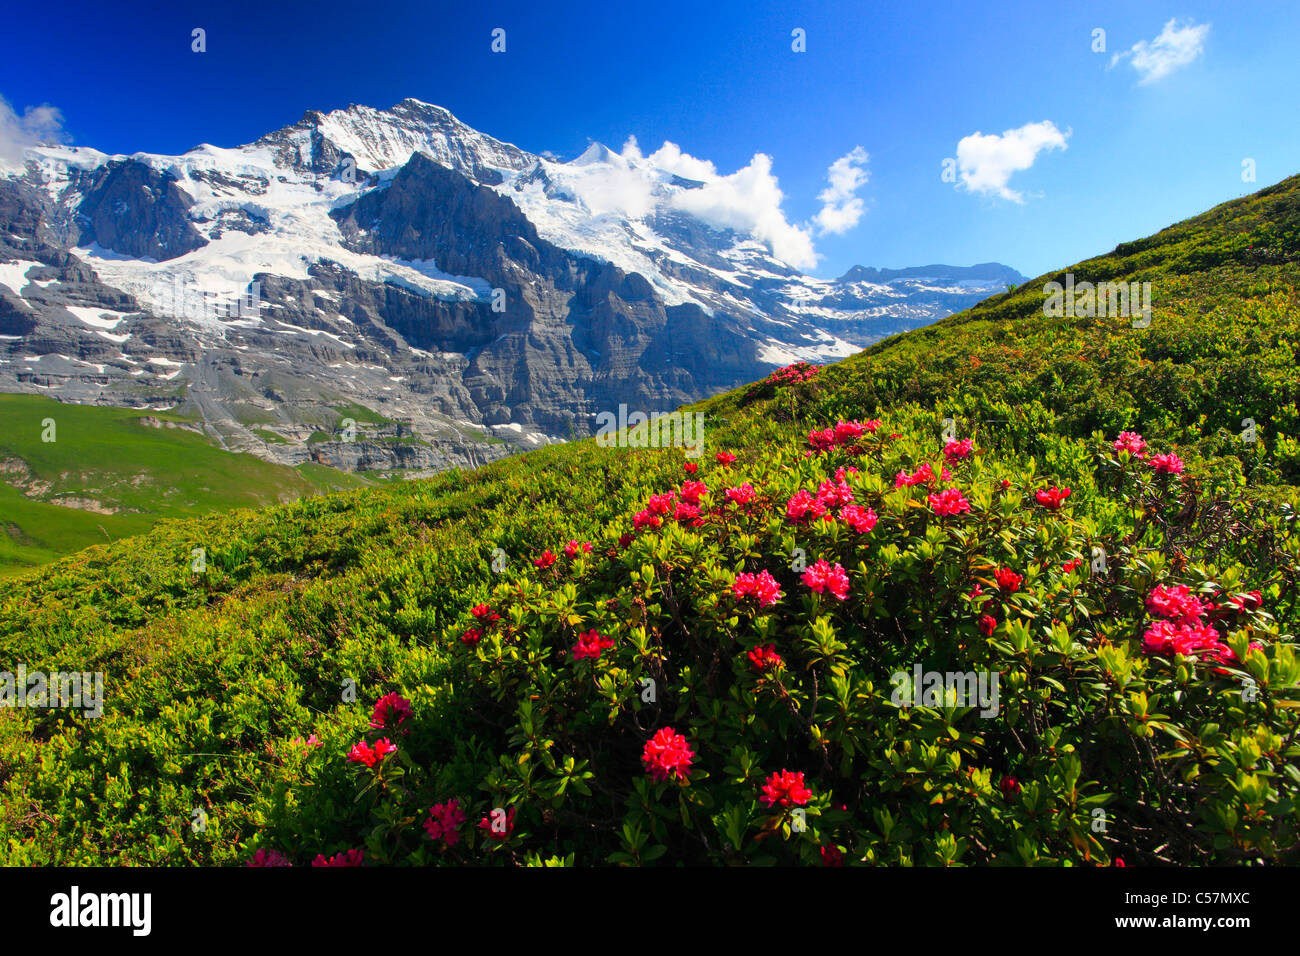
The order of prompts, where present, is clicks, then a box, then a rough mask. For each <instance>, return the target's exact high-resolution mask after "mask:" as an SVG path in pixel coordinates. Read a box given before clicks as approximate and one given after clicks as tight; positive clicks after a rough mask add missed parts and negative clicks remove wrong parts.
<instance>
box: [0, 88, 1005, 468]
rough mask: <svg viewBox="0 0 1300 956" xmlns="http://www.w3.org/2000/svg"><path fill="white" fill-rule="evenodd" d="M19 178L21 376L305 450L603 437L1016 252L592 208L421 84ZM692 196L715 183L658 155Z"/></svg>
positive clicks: (408, 460) (895, 314) (919, 305)
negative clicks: (696, 178)
mask: <svg viewBox="0 0 1300 956" xmlns="http://www.w3.org/2000/svg"><path fill="white" fill-rule="evenodd" d="M30 155H31V161H30V162H29V163H28V166H27V170H26V172H25V173H24V174H22V175H19V176H10V177H7V178H4V179H0V390H7V391H39V392H42V393H45V394H50V395H53V396H55V397H58V398H60V399H63V400H66V401H75V402H100V403H108V404H116V405H129V406H134V407H141V408H158V409H164V408H173V409H177V410H180V411H182V412H188V413H190V414H192V415H193V417H194V419H195V421H196V427H201V428H202V429H203V430H204V431H205V432H206V433H207V434H208V435H209V436H210V437H212V438H213V440H215V441H217V442H219V443H220V444H222V445H223V446H224V447H227V448H230V449H232V450H239V451H250V452H253V453H255V454H258V455H261V456H263V457H266V458H269V459H272V460H276V461H281V462H285V463H299V462H302V461H320V462H328V463H330V464H334V465H336V466H339V467H345V468H349V469H364V470H370V469H410V470H414V471H419V472H424V471H430V470H436V469H438V468H443V467H448V466H451V465H459V466H468V465H474V464H478V463H481V462H483V461H487V460H491V459H492V458H495V457H500V456H501V455H505V454H511V453H513V452H515V451H518V450H522V449H527V448H530V447H536V446H537V445H539V444H544V443H547V442H550V441H556V440H564V439H567V438H569V437H571V436H580V435H586V434H590V433H591V431H592V429H593V425H594V421H595V417H596V415H597V414H598V413H599V412H601V411H606V410H616V409H617V408H618V406H619V405H620V404H626V405H628V406H629V407H630V408H632V409H637V410H642V411H645V412H656V411H668V410H671V409H673V408H675V407H677V406H679V405H681V404H683V403H685V402H688V401H691V400H694V399H697V398H700V397H703V396H705V395H708V394H712V393H715V392H718V391H721V390H724V389H727V388H731V387H734V386H736V385H739V384H742V383H744V382H748V381H752V380H754V379H757V378H760V377H762V376H763V375H765V374H766V373H767V372H768V371H770V370H771V369H772V368H773V367H775V366H776V365H779V364H785V363H786V362H789V361H793V360H795V359H807V360H812V361H817V360H826V359H830V358H835V357H838V356H841V355H846V354H849V353H850V352H852V351H853V350H854V349H855V348H856V347H858V346H860V345H863V344H866V343H867V342H870V341H873V340H875V339H877V338H879V337H881V336H882V335H885V334H890V333H892V332H895V331H900V330H902V329H903V328H908V327H912V326H914V325H917V324H924V323H925V322H928V321H932V320H933V319H935V318H938V317H939V316H941V315H946V314H949V313H950V312H953V311H957V310H958V309H961V308H965V307H966V306H968V305H970V304H972V303H973V302H974V301H977V300H978V299H979V298H982V297H983V296H985V295H988V294H989V293H991V292H994V291H1002V290H1003V288H1004V285H1005V282H1006V281H1008V279H1009V277H1015V279H1016V280H1017V281H1018V280H1019V277H1018V276H1017V275H1016V274H1015V273H1014V272H1013V271H1012V270H1007V269H1005V267H1000V266H996V265H990V266H988V267H975V269H973V270H958V269H953V268H952V267H924V268H923V269H920V270H900V271H897V272H893V273H891V272H888V270H886V271H880V270H862V269H859V270H854V271H853V272H851V273H850V274H849V275H846V276H845V277H843V278H842V279H840V280H819V279H812V278H810V277H807V276H803V275H801V274H800V273H799V272H798V271H797V270H794V269H792V268H791V267H790V266H788V265H787V264H785V263H782V262H780V261H779V260H777V259H775V258H774V257H773V256H772V255H771V254H770V253H769V252H768V251H767V250H766V249H765V248H764V247H763V246H762V245H761V244H759V243H756V242H754V241H753V240H750V239H748V238H746V237H744V236H739V235H736V234H735V233H732V232H730V231H728V230H720V229H716V228H713V227H710V226H708V225H706V224H704V223H703V222H701V221H700V220H698V219H695V218H694V217H692V216H690V215H686V214H684V213H681V212H674V211H671V210H669V209H668V208H667V207H666V206H664V207H662V208H658V209H657V210H656V211H655V212H653V213H651V214H649V215H647V216H645V217H644V218H643V219H640V220H635V221H633V220H624V219H620V218H618V217H611V216H610V215H608V214H605V215H596V214H594V213H592V212H591V211H590V210H589V209H587V207H586V206H585V204H584V202H583V200H582V199H581V198H580V196H581V192H582V191H581V189H579V188H578V187H577V185H575V184H576V183H578V181H579V177H582V176H590V175H592V174H593V171H595V172H596V173H599V172H600V169H599V164H601V163H614V162H624V161H623V160H621V159H618V158H617V157H614V156H613V154H611V153H609V151H608V150H603V148H596V147H593V149H592V150H589V151H588V152H587V153H585V154H584V155H583V156H582V157H579V159H578V160H574V161H573V163H571V164H564V163H555V162H552V161H550V160H547V159H543V158H542V157H538V156H533V155H531V154H529V153H526V152H525V151H523V150H520V149H518V148H517V147H514V146H511V145H510V144H508V143H502V142H499V141H497V140H495V139H492V138H491V137H488V136H485V135H484V134H482V133H479V132H477V131H475V130H472V129H470V128H469V127H467V126H465V125H464V124H463V123H460V121H459V120H457V119H456V118H455V117H453V116H452V115H451V114H450V113H447V111H445V110H442V109H440V108H439V107H435V106H430V105H429V104H424V103H420V102H418V101H415V100H406V101H403V102H402V103H400V104H398V105H397V106H395V107H393V108H392V109H391V110H373V109H370V108H369V107H349V108H348V109H346V110H339V111H336V112H334V113H328V114H322V113H316V112H308V113H307V114H305V115H304V116H303V118H302V119H301V120H300V121H299V122H298V123H296V124H294V125H293V126H289V127H286V128H284V129H282V130H277V131H275V132H273V133H270V134H268V135H267V136H265V137H263V138H262V139H260V140H258V141H257V142H255V143H252V144H249V145H248V146H245V147H240V148H239V149H236V150H226V149H216V148H214V147H209V146H201V147H198V148H197V149H195V150H192V151H191V152H189V153H186V154H185V155H184V156H179V157H154V156H148V155H146V154H137V155H136V156H133V157H130V158H127V157H110V156H105V155H103V154H100V153H95V152H94V151H93V150H82V149H72V148H68V147H50V148H39V149H36V150H33V151H32V152H31V154H30ZM643 172H644V173H645V175H647V176H650V177H651V178H653V179H654V182H655V183H656V185H655V189H657V190H659V191H660V192H661V193H662V194H663V195H664V196H669V197H671V196H672V195H674V194H675V193H677V192H680V191H683V190H691V189H696V188H699V186H700V184H699V183H696V182H693V181H690V180H685V179H682V178H681V177H677V176H670V175H666V174H659V173H657V172H655V171H653V170H645V171H643Z"/></svg>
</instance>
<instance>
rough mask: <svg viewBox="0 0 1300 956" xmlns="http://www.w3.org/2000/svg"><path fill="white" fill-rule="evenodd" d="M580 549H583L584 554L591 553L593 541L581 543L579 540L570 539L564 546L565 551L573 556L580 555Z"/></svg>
mask: <svg viewBox="0 0 1300 956" xmlns="http://www.w3.org/2000/svg"><path fill="white" fill-rule="evenodd" d="M579 551H581V552H582V553H583V554H590V553H591V542H590V541H584V542H582V543H581V544H579V543H578V542H577V541H570V542H569V543H568V544H566V545H565V546H564V553H565V554H567V555H568V556H569V557H571V558H576V557H577V556H578V552H579Z"/></svg>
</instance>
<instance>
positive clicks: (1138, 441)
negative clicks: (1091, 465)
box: [1111, 432, 1147, 458]
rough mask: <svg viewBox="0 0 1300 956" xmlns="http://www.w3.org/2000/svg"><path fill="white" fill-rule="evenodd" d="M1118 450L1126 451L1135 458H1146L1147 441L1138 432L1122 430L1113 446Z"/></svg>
mask: <svg viewBox="0 0 1300 956" xmlns="http://www.w3.org/2000/svg"><path fill="white" fill-rule="evenodd" d="M1111 447H1113V448H1114V449H1115V451H1116V452H1121V451H1126V452H1128V453H1129V454H1130V455H1132V456H1133V457H1134V458H1145V457H1146V453H1147V443H1146V439H1144V438H1143V437H1142V436H1141V435H1139V434H1138V433H1137V432H1120V433H1119V437H1118V438H1116V439H1115V441H1114V443H1113V444H1112V446H1111Z"/></svg>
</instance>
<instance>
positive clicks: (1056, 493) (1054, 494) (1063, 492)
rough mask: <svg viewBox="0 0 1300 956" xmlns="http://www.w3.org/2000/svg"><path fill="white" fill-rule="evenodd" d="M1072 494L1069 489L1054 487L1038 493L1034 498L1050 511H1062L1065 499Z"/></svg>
mask: <svg viewBox="0 0 1300 956" xmlns="http://www.w3.org/2000/svg"><path fill="white" fill-rule="evenodd" d="M1071 494H1072V492H1071V490H1070V489H1069V488H1057V487H1056V486H1055V485H1053V486H1052V487H1051V488H1045V489H1042V490H1040V491H1038V492H1037V493H1036V494H1035V495H1034V497H1035V498H1037V499H1038V503H1039V504H1040V505H1042V506H1043V507H1044V508H1046V509H1047V510H1048V511H1060V510H1061V505H1063V504H1065V499H1066V498H1068V497H1070V495H1071Z"/></svg>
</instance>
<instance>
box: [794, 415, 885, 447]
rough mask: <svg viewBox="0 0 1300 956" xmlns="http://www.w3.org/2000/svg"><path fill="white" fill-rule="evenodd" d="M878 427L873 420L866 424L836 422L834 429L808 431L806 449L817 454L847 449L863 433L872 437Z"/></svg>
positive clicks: (878, 424) (877, 423) (877, 422)
mask: <svg viewBox="0 0 1300 956" xmlns="http://www.w3.org/2000/svg"><path fill="white" fill-rule="evenodd" d="M879 427H880V422H879V421H876V420H874V419H873V420H871V421H868V422H843V421H841V422H836V423H835V427H834V428H823V429H822V430H821V431H810V432H809V433H808V447H809V449H811V450H812V451H814V452H817V453H818V454H820V453H821V452H826V451H830V450H831V449H832V448H844V447H848V446H850V445H853V444H855V443H856V442H857V440H858V439H859V438H861V437H862V436H863V434H864V433H868V432H869V433H871V434H873V435H874V434H875V433H876V429H878V428H879Z"/></svg>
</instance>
